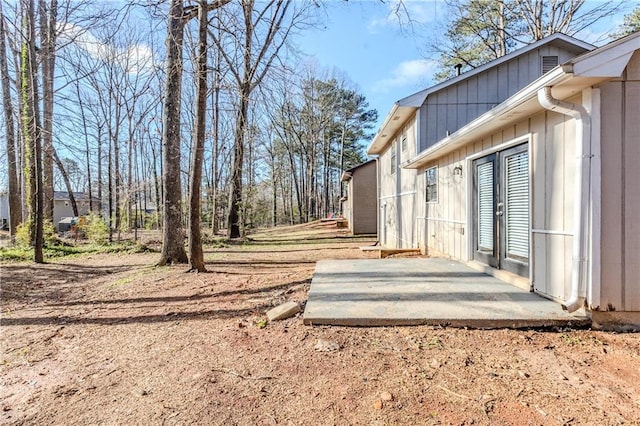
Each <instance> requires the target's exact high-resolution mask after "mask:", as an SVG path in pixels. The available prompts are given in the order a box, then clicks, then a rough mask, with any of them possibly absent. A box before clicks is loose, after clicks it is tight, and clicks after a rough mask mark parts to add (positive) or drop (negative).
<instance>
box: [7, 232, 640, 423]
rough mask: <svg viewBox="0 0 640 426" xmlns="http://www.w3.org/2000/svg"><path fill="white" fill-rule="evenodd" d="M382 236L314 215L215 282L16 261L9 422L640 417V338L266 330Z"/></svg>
mask: <svg viewBox="0 0 640 426" xmlns="http://www.w3.org/2000/svg"><path fill="white" fill-rule="evenodd" d="M371 243H373V241H371V240H366V239H354V238H348V237H347V236H346V234H345V231H344V230H340V229H337V228H335V225H332V224H319V223H316V224H314V225H312V226H304V227H302V226H300V227H290V228H279V229H276V230H274V231H270V232H265V233H260V234H256V235H253V236H252V241H250V242H249V243H247V244H243V245H233V246H230V247H228V248H222V249H215V250H208V251H207V252H206V261H207V267H208V269H209V271H210V272H209V273H204V274H187V273H184V271H185V269H186V268H185V267H184V266H175V267H164V268H154V267H153V266H152V265H153V263H154V261H155V260H156V259H157V256H158V255H157V254H153V253H147V254H135V255H128V256H125V255H92V256H84V257H75V258H66V259H63V260H59V261H55V262H54V263H50V264H46V265H32V264H16V263H14V264H3V265H0V267H1V268H2V269H1V273H2V276H1V277H2V293H1V297H2V300H1V333H2V334H1V337H0V344H1V352H0V374H1V386H0V423H2V424H9V425H21V424H29V425H47V424H57V425H72V424H95V425H98V424H103V425H134V424H140V425H156V424H158V425H160V424H204V425H217V424H220V425H277V424H285V425H287V424H296V425H297V424H300V425H333V424H338V425H346V424H353V425H430V424H434V425H441V424H442V425H449V424H451V425H471V424H475V425H478V424H479V425H485V424H486V425H489V424H490V425H501V424H503V425H563V424H571V425H587V424H588V425H617V424H627V425H628V424H640V335H639V334H614V333H605V332H596V331H590V330H524V331H523V330H520V331H517V330H489V331H488V330H466V329H450V328H434V327H397V328H392V327H383V328H341V327H309V326H305V325H303V324H302V319H301V316H300V315H301V314H299V316H297V317H294V318H290V319H287V320H284V321H281V322H274V323H269V324H267V323H266V321H265V319H266V316H265V311H266V310H268V309H269V308H270V307H272V306H275V305H278V304H280V303H282V302H284V301H289V300H294V301H297V302H300V303H302V304H304V301H305V298H306V294H307V291H308V289H309V284H310V282H311V277H312V274H313V269H314V264H315V262H316V261H317V260H319V259H328V258H365V257H374V256H375V254H373V253H363V252H361V251H360V250H358V246H360V245H364V244H371ZM380 261H381V262H384V260H380ZM319 340H323V341H326V342H329V343H326V342H325V343H326V344H325V346H323V347H317V345H318V342H319ZM331 343H334V344H337V347H338V348H337V350H336V345H332V344H331ZM318 349H325V350H318Z"/></svg>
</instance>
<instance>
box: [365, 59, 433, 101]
mask: <svg viewBox="0 0 640 426" xmlns="http://www.w3.org/2000/svg"><path fill="white" fill-rule="evenodd" d="M436 68H437V62H435V61H430V60H427V59H412V60H409V61H404V62H401V63H400V64H398V66H396V67H395V68H394V69H393V70H392V71H391V77H389V78H385V79H382V80H378V81H377V82H375V83H374V85H373V91H374V92H376V93H387V92H389V91H391V90H394V89H397V88H401V87H407V88H413V87H415V86H416V85H418V84H423V85H425V84H426V83H427V82H430V81H431V77H432V76H433V73H434V72H435V70H436Z"/></svg>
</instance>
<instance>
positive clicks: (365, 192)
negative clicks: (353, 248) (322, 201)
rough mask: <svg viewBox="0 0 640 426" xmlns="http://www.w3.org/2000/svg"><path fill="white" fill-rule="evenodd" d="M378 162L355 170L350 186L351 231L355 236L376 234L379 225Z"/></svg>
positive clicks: (372, 162) (349, 217)
mask: <svg viewBox="0 0 640 426" xmlns="http://www.w3.org/2000/svg"><path fill="white" fill-rule="evenodd" d="M376 181H377V176H376V162H375V161H371V162H369V163H366V164H364V165H362V166H360V167H357V168H356V169H354V170H353V174H352V176H351V180H350V181H349V185H348V188H349V189H348V199H347V204H349V208H348V210H349V216H347V218H348V220H349V229H350V230H351V232H352V233H353V234H354V235H357V234H375V233H376V231H377V224H378V200H377V198H376V197H377V195H378V194H377V192H378V191H377V185H376Z"/></svg>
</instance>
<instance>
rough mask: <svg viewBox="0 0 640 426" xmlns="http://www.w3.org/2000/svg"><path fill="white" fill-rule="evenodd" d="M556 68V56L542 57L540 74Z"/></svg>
mask: <svg viewBox="0 0 640 426" xmlns="http://www.w3.org/2000/svg"><path fill="white" fill-rule="evenodd" d="M556 66H558V57H557V56H543V57H542V74H545V73H547V72H549V71H551V70H552V69H554V68H555V67H556Z"/></svg>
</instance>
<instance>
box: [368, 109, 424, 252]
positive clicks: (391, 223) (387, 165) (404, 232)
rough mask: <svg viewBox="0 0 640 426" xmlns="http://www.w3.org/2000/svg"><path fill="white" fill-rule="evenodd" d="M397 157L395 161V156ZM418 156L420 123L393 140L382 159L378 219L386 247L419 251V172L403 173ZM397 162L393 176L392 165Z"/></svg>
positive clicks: (380, 157) (413, 123)
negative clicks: (407, 165)
mask: <svg viewBox="0 0 640 426" xmlns="http://www.w3.org/2000/svg"><path fill="white" fill-rule="evenodd" d="M403 134H405V135H406V143H405V144H404V146H405V149H404V150H403V149H402V146H403V143H402V135H403ZM394 153H395V157H394V155H393V154H394ZM415 155H416V120H415V118H413V119H411V120H409V122H408V123H407V125H406V126H405V127H404V128H403V129H401V130H400V131H399V132H398V133H397V134H396V135H394V136H393V143H391V144H389V145H388V146H387V148H386V149H385V151H383V152H382V153H381V154H380V156H379V158H378V168H379V175H380V188H379V206H380V211H379V215H378V239H379V240H380V243H381V245H382V246H383V247H389V248H416V247H418V244H419V240H418V233H417V229H416V226H417V219H416V217H417V216H419V214H420V213H421V211H420V212H419V211H418V210H417V209H418V207H419V206H418V204H417V203H416V194H417V190H416V171H415V170H411V169H403V168H402V167H401V164H402V163H403V162H406V161H408V160H409V159H411V158H412V157H414V156H415ZM394 159H395V163H393V164H394V166H393V168H394V169H395V170H394V171H393V172H392V161H393V160H394Z"/></svg>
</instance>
